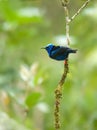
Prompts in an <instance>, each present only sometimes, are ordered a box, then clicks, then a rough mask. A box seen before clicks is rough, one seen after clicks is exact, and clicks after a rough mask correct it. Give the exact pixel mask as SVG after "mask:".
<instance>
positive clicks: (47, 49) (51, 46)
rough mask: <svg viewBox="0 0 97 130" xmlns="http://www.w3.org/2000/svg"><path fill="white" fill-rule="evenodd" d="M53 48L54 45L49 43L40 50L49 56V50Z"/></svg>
mask: <svg viewBox="0 0 97 130" xmlns="http://www.w3.org/2000/svg"><path fill="white" fill-rule="evenodd" d="M53 47H54V45H53V44H51V43H50V44H48V45H47V46H45V47H42V48H41V49H46V51H47V52H48V54H50V52H51V50H52V48H53Z"/></svg>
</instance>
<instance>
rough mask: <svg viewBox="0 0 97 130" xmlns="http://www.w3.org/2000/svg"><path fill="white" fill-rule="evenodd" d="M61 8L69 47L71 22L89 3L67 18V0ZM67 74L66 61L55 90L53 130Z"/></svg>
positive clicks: (67, 66)
mask: <svg viewBox="0 0 97 130" xmlns="http://www.w3.org/2000/svg"><path fill="white" fill-rule="evenodd" d="M61 2H62V6H63V7H64V11H65V21H66V27H65V28H66V39H67V46H70V36H69V25H70V22H71V21H72V20H74V19H75V17H76V16H77V15H79V14H80V12H81V11H82V9H83V8H85V7H86V6H87V4H88V3H89V2H90V0H87V1H86V2H85V3H84V4H83V5H82V6H81V7H80V8H79V9H78V11H77V12H76V13H75V14H74V15H73V16H72V17H71V18H69V10H68V4H69V0H61ZM68 72H69V65H68V59H66V60H65V64H64V72H63V75H62V77H61V79H60V81H59V84H58V86H57V88H56V90H55V110H54V117H55V129H56V130H59V129H60V126H61V123H60V103H61V98H62V88H63V85H64V83H65V80H66V77H67V74H68Z"/></svg>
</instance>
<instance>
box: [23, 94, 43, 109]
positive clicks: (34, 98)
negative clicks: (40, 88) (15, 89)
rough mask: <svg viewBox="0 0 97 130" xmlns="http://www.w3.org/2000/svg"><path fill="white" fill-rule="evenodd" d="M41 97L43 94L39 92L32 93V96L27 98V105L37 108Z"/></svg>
mask: <svg viewBox="0 0 97 130" xmlns="http://www.w3.org/2000/svg"><path fill="white" fill-rule="evenodd" d="M40 97H41V94H40V93H39V92H32V93H31V94H30V95H28V97H27V98H26V101H25V103H26V105H27V106H28V107H29V108H31V107H33V106H35V105H36V104H37V103H38V101H39V99H40Z"/></svg>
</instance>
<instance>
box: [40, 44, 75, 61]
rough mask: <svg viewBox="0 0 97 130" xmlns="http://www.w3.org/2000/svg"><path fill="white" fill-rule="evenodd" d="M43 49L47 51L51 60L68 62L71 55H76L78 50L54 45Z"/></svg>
mask: <svg viewBox="0 0 97 130" xmlns="http://www.w3.org/2000/svg"><path fill="white" fill-rule="evenodd" d="M41 49H46V51H47V52H48V55H49V57H50V58H52V59H54V60H59V61H61V60H66V59H67V58H68V56H69V54H70V53H76V52H77V50H76V49H71V48H69V47H64V46H55V45H53V44H48V45H47V46H46V47H43V48H41Z"/></svg>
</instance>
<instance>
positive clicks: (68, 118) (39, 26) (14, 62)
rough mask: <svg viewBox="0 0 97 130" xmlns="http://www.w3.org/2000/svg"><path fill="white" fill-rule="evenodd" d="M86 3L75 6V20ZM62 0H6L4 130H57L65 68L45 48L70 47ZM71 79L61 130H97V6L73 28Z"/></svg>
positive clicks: (1, 52)
mask: <svg viewBox="0 0 97 130" xmlns="http://www.w3.org/2000/svg"><path fill="white" fill-rule="evenodd" d="M83 3H84V1H83V0H80V1H76V0H72V1H70V5H69V11H70V15H71V16H72V15H73V14H74V13H75V12H76V10H77V9H78V8H79V7H80V6H81V5H82V4H83ZM64 21H65V14H64V10H63V8H62V6H61V3H60V0H0V130H11V129H24V130H32V129H33V130H53V129H54V125H53V118H54V117H53V110H54V90H55V87H56V86H57V83H58V82H59V80H60V77H61V75H62V72H63V62H57V61H54V60H51V59H50V58H49V57H48V56H47V53H46V52H45V51H44V50H41V49H40V48H41V47H42V46H45V45H46V44H48V43H50V42H53V43H54V44H62V45H65V44H66V41H65V40H66V37H65V22H64ZM70 35H71V47H73V48H77V49H78V53H77V54H76V55H71V56H70V57H69V74H68V77H67V79H66V83H65V85H64V90H63V99H62V105H61V115H62V116H61V121H62V129H61V130H64V129H66V130H71V129H72V130H86V129H88V130H96V129H97V101H96V98H97V76H96V75H97V2H96V0H94V1H92V0H91V2H90V3H89V5H88V6H87V8H86V9H84V10H83V11H82V12H81V14H80V15H79V16H77V17H76V19H75V20H74V21H72V23H71V26H70Z"/></svg>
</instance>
